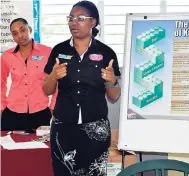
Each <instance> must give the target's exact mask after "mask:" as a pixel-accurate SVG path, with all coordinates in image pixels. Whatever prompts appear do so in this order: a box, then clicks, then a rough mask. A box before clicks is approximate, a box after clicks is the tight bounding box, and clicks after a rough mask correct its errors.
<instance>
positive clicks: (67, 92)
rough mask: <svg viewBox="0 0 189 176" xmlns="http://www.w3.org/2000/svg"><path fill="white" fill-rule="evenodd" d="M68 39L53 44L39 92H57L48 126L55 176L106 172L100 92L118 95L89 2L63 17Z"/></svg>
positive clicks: (113, 66)
mask: <svg viewBox="0 0 189 176" xmlns="http://www.w3.org/2000/svg"><path fill="white" fill-rule="evenodd" d="M67 19H68V24H69V28H70V32H71V34H72V37H71V39H69V40H67V41H64V42H62V43H59V44H57V45H56V46H55V47H54V48H53V50H52V52H51V54H50V57H49V60H48V63H47V65H46V67H45V72H46V73H47V76H46V78H45V80H44V84H43V91H44V92H45V93H46V94H47V95H51V94H53V93H54V92H55V90H56V86H58V95H57V99H56V105H55V109H54V112H53V113H54V118H53V122H52V125H51V152H52V163H53V170H54V175H55V176H105V175H106V162H107V155H108V148H109V146H110V139H111V130H110V123H109V120H108V107H107V101H106V98H105V95H106V94H107V97H108V98H109V99H110V100H111V101H116V100H117V99H118V98H119V96H120V86H119V84H118V81H117V79H118V77H119V76H120V71H119V66H118V61H117V57H116V54H115V52H114V51H113V50H112V49H111V48H110V47H108V46H107V45H105V44H103V43H101V42H100V41H98V40H96V39H95V38H94V37H95V36H96V35H97V33H98V30H97V29H96V27H97V26H98V25H99V13H98V10H97V8H96V6H95V5H94V4H93V3H92V2H90V1H81V2H78V3H76V4H75V5H74V6H73V8H72V9H71V12H70V15H69V16H68V17H67Z"/></svg>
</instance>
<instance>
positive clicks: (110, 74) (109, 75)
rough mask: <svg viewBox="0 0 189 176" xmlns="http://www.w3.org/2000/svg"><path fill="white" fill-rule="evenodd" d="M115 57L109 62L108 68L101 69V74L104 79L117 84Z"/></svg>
mask: <svg viewBox="0 0 189 176" xmlns="http://www.w3.org/2000/svg"><path fill="white" fill-rule="evenodd" d="M113 61H114V60H113V59H111V61H110V62H109V65H108V67H106V69H104V68H102V69H101V75H102V78H103V79H104V80H106V81H107V82H109V83H111V84H115V82H116V77H115V75H114V69H113Z"/></svg>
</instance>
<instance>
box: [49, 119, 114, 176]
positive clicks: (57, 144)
mask: <svg viewBox="0 0 189 176" xmlns="http://www.w3.org/2000/svg"><path fill="white" fill-rule="evenodd" d="M110 141H111V130H110V123H109V120H108V119H101V120H98V121H96V122H90V123H85V124H67V123H62V122H60V121H58V120H57V119H55V118H54V120H53V122H52V125H51V155H52V164H53V170H54V176H106V175H107V170H106V164H107V158H108V149H109V147H110Z"/></svg>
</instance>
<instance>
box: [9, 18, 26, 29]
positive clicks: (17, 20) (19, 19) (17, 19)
mask: <svg viewBox="0 0 189 176" xmlns="http://www.w3.org/2000/svg"><path fill="white" fill-rule="evenodd" d="M16 22H23V23H24V24H25V25H26V26H29V24H28V22H27V20H26V19H24V18H16V19H14V20H13V21H12V22H11V23H10V28H11V26H12V25H13V24H14V23H16Z"/></svg>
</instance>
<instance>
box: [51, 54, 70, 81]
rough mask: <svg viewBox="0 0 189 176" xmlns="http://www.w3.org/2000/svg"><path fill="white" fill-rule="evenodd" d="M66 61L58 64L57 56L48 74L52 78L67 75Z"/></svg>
mask: <svg viewBox="0 0 189 176" xmlns="http://www.w3.org/2000/svg"><path fill="white" fill-rule="evenodd" d="M67 65H68V64H67V63H63V64H60V61H59V59H58V58H56V63H55V65H54V67H53V70H52V72H51V74H50V76H51V77H52V79H55V80H57V79H61V78H64V77H65V76H66V75H67Z"/></svg>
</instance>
